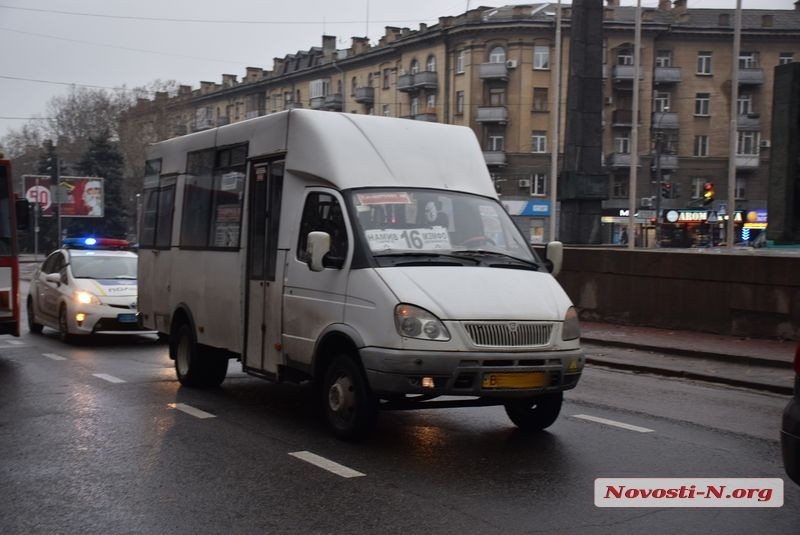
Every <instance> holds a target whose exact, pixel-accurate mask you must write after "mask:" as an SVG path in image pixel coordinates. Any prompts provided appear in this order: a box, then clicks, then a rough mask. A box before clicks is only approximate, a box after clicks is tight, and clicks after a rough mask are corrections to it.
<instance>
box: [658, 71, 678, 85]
mask: <svg viewBox="0 0 800 535" xmlns="http://www.w3.org/2000/svg"><path fill="white" fill-rule="evenodd" d="M680 81H681V68H680V67H656V68H655V70H654V71H653V82H655V83H657V84H677V83H679V82H680Z"/></svg>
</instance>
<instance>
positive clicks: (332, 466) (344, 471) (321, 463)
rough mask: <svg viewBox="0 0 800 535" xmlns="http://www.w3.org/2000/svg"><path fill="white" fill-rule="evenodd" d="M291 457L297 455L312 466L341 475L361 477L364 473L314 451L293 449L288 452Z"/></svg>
mask: <svg viewBox="0 0 800 535" xmlns="http://www.w3.org/2000/svg"><path fill="white" fill-rule="evenodd" d="M289 455H291V456H292V457H297V458H298V459H300V460H301V461H305V462H307V463H311V464H313V465H314V466H318V467H320V468H322V469H323V470H327V471H328V472H332V473H334V474H336V475H337V476H341V477H363V476H365V475H366V474H362V473H361V472H357V471H356V470H353V469H352V468H348V467H346V466H344V465H341V464H339V463H337V462H334V461H331V460H330V459H326V458H325V457H320V456H319V455H317V454H316V453H311V452H310V451H295V452H291V453H289Z"/></svg>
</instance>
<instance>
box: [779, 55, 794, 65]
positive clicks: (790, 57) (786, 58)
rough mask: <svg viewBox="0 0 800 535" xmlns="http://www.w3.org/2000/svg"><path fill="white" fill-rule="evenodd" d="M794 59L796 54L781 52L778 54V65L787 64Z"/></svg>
mask: <svg viewBox="0 0 800 535" xmlns="http://www.w3.org/2000/svg"><path fill="white" fill-rule="evenodd" d="M793 61H794V54H793V53H792V52H781V53H780V54H778V65H786V64H787V63H791V62H793Z"/></svg>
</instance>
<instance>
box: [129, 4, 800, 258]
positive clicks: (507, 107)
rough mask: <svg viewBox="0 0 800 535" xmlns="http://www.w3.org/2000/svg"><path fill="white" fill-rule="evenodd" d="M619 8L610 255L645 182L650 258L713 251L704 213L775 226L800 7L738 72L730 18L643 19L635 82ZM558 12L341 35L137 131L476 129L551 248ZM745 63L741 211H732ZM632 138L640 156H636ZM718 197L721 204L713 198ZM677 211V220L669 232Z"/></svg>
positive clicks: (760, 40)
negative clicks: (342, 125)
mask: <svg viewBox="0 0 800 535" xmlns="http://www.w3.org/2000/svg"><path fill="white" fill-rule="evenodd" d="M617 3H618V0H609V2H608V5H607V6H606V7H605V9H604V15H603V30H604V46H603V51H602V52H603V53H602V55H603V69H602V72H603V75H602V84H603V124H602V136H603V140H602V143H603V148H604V150H603V153H604V161H603V164H604V168H605V169H606V170H607V172H608V179H609V187H608V191H609V195H608V198H607V199H606V200H605V201H603V216H602V221H603V223H604V224H603V241H604V242H606V243H614V242H617V241H619V239H620V237H621V232H622V229H623V226H624V222H625V220H626V219H627V210H628V207H629V193H630V182H631V176H633V175H636V177H637V179H636V191H637V195H636V204H637V206H638V209H639V216H638V217H637V223H638V225H637V235H639V237H638V238H637V239H638V240H639V243H640V244H641V245H643V246H653V245H654V244H655V239H654V238H655V232H654V231H655V227H656V224H658V225H662V224H665V225H667V227H665V234H666V235H667V236H666V240H667V244H669V245H697V244H699V243H701V242H705V243H713V241H714V240H718V239H720V232H723V231H722V225H721V224H720V225H719V226H715V225H713V224H712V223H709V222H708V220H707V219H706V218H705V217H704V216H702V214H703V213H705V214H706V216H710V217H711V218H713V219H716V218H717V214H719V216H720V218H721V217H722V216H723V215H724V214H728V215H730V214H734V213H735V212H736V211H737V210H739V211H741V212H740V214H739V215H737V217H743V216H742V214H744V213H745V212H748V213H749V212H753V213H756V212H757V213H758V214H759V216H758V217H759V218H761V219H763V221H761V220H759V221H758V222H757V223H758V224H759V225H761V226H763V224H764V223H765V222H766V208H767V197H768V195H767V187H768V170H769V169H768V168H769V165H768V162H769V157H770V135H771V122H772V121H771V116H772V88H773V69H774V68H775V67H776V66H777V65H779V64H783V63H788V62H792V61H798V60H800V1H799V2H797V3H796V4H795V9H794V10H743V11H742V12H741V33H740V35H741V46H740V53H739V55H738V58H734V57H732V49H733V39H734V24H735V17H736V13H735V11H734V10H733V9H692V8H691V6H688V5H687V3H686V0H677V1H675V2H674V3H670V2H669V1H668V0H662V1H661V2H660V4H659V6H658V7H655V8H643V9H641V40H640V46H639V56H640V68H639V69H638V75H639V80H638V82H637V84H634V77H635V75H636V72H637V70H636V68H635V67H634V57H635V50H636V46H635V45H636V42H635V31H634V29H635V22H636V21H635V17H636V13H637V10H636V8H634V7H622V6H619V5H616V4H617ZM557 8H558V6H557V4H551V3H540V4H525V5H509V6H505V7H500V8H485V7H484V8H477V9H473V10H470V11H467V12H466V13H464V14H462V15H459V16H452V17H441V18H440V19H439V22H438V24H435V25H432V26H427V25H425V24H420V25H419V27H418V29H415V30H411V29H408V28H395V27H387V28H386V31H385V34H384V35H383V36H382V37H381V38H380V39H379V41H378V42H377V44H374V45H372V44H370V40H369V39H367V38H361V37H354V38H352V42H351V45H350V47H349V48H347V49H337V47H336V42H337V40H336V37H334V36H323V38H322V46H321V47H312V48H310V49H309V50H307V51H300V52H297V53H295V54H288V55H286V56H284V57H283V58H276V59H274V62H273V65H272V69H271V70H264V69H261V68H257V67H247V68H246V73H245V75H244V76H243V77H242V79H241V80H239V79H238V77H237V76H235V75H230V74H224V75H222V81H221V83H213V82H201V84H200V88H199V89H191V88H189V87H187V86H181V88H180V90H179V91H178V93H177V94H175V95H157V96H156V98H155V99H154V100H144V101H140V102H139V104H138V105H137V106H135V107H134V108H133V109H131V111H130V112H129V113H128V115H127V116H126V119H125V125H126V126H127V128H128V131H138V132H140V133H141V134H140V136H141V139H143V140H145V141H148V142H149V141H156V140H159V139H164V138H166V137H170V136H173V135H179V134H183V133H187V132H191V131H197V130H203V129H207V128H211V127H214V126H219V125H224V124H228V123H230V122H236V121H242V120H245V119H248V118H252V117H257V116H260V115H264V114H268V113H275V112H278V111H281V110H286V109H291V108H293V107H304V108H313V109H322V110H331V111H341V112H348V113H366V114H375V115H386V116H392V117H405V118H408V119H409V120H422V121H438V122H445V123H451V124H460V125H466V126H469V127H470V128H472V129H473V130H474V131H475V134H476V135H477V137H478V139H479V140H480V142H481V143H482V145H483V148H484V155H485V160H486V164H487V166H488V167H489V169H490V171H491V173H492V176H493V177H494V180H495V183H496V188H497V191H498V193H500V194H501V197H502V199H503V201H504V203H505V205H506V208H507V209H508V210H509V212H510V213H511V214H512V215H514V217H515V220H516V221H517V223H518V224H519V226H520V227H521V228H522V229H523V231H524V232H525V233H526V234H528V235H529V236H530V239H531V242H532V243H537V242H543V241H546V240H548V239H551V236H549V232H548V227H549V218H550V217H552V216H553V214H555V213H556V212H557V207H554V206H552V205H551V204H552V203H551V198H550V193H551V176H552V175H553V174H554V171H555V173H556V174H557V169H558V168H559V167H558V166H557V165H556V166H555V167H554V165H553V162H554V160H553V158H552V151H554V150H555V151H557V154H558V155H561V154H563V151H564V142H563V132H564V125H565V112H566V108H565V103H566V95H567V89H568V88H567V77H568V73H569V52H570V24H571V16H572V12H571V6H569V5H562V6H561V17H557V16H556V15H557V13H556V9H557ZM559 18H560V24H557V21H558V19H559ZM556 35H560V36H561V43H560V46H557V43H556ZM559 52H560V53H559ZM557 64H560V69H555V68H554V66H555V65H557ZM734 64H735V65H736V66H737V71H736V72H737V79H738V90H737V91H736V93H737V98H736V105H735V110H736V117H735V121H736V129H735V133H733V135H734V136H735V154H733V155H732V157H733V158H735V169H736V172H735V175H736V177H735V180H736V184H735V199H733V201H731V200H729V199H726V198H725V197H726V195H727V191H728V186H727V183H728V175H729V158H730V157H731V156H730V152H731V147H732V146H733V145H732V144H731V141H730V140H731V134H732V127H731V125H732V120H731V119H732V115H731V111H732V106H731V96H732V91H731V86H732V79H733V73H734V70H733V68H732V66H733V65H734ZM559 70H560V74H561V76H560V79H558V80H557V79H555V76H556V73H557V72H558V71H559ZM634 86H638V103H637V104H638V116H637V117H636V118H635V120H636V128H634V117H633V109H634V98H635V95H634V93H633V89H634ZM556 95H560V98H559V99H558V100H559V103H558V104H556V103H555V97H556ZM556 112H558V117H557V118H556V117H554V114H555V113H556ZM556 119H557V120H558V122H557V123H556ZM556 125H558V126H557V128H558V132H559V133H560V134H559V135H558V136H556V135H555V133H556V130H555V127H556ZM633 131H635V132H637V143H636V144H637V145H638V150H637V153H638V154H632V146H633V145H634V144H633V143H632V141H633V140H632V138H631V135H632V132H633ZM557 137H558V139H556V138H557ZM632 165H635V166H636V173H633V174H632V173H631V167H632ZM709 184H713V186H712V188H713V190H714V197H713V199H712V200H711V201H710V202H708V201H707V200H704V195H705V194H706V193H707V191H708V185H709ZM720 209H722V210H720ZM668 211H669V218H670V219H671V220H669V221H668V220H664V219H662V218H664V217H667V215H666V214H667V212H668ZM692 212H697V213H698V214H700V215H693V214H692ZM762 212H763V217H762V215H761V214H762ZM676 214H677V215H676ZM711 214H713V215H711ZM676 217H677V218H678V219H676V220H674V221H672V219H675V218H676ZM755 226H756V228H758V225H755ZM742 227H743V225H742ZM670 240H671V241H670Z"/></svg>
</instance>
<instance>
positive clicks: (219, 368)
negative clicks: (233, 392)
mask: <svg viewBox="0 0 800 535" xmlns="http://www.w3.org/2000/svg"><path fill="white" fill-rule="evenodd" d="M173 349H174V353H173V354H174V355H175V374H176V375H177V376H178V381H179V382H180V383H181V384H182V385H183V386H187V387H189V388H214V387H217V386H219V385H221V384H222V381H224V380H225V375H226V374H227V373H228V359H227V358H223V357H221V356H219V355H218V354H217V353H216V352H215V351H212V350H210V349H207V348H205V349H204V348H201V346H200V345H199V344H198V343H197V342H196V341H195V338H194V333H193V332H192V328H191V326H189V325H188V324H186V323H184V324H182V325H181V326H180V327H179V328H178V332H177V335H176V337H175V347H174V348H173Z"/></svg>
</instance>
